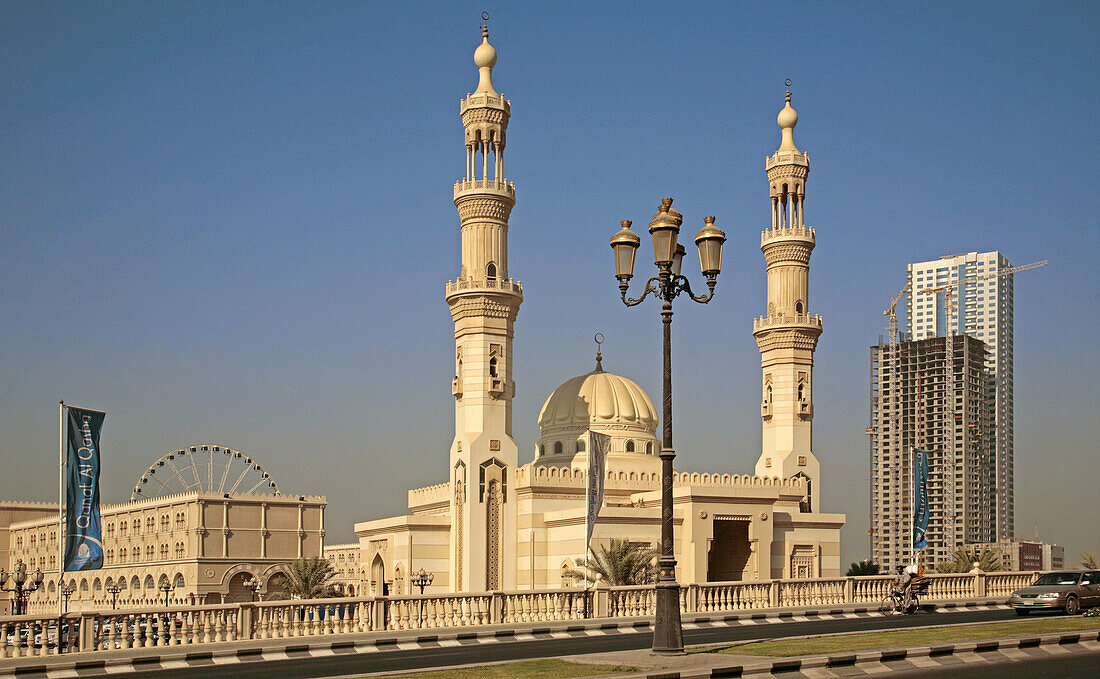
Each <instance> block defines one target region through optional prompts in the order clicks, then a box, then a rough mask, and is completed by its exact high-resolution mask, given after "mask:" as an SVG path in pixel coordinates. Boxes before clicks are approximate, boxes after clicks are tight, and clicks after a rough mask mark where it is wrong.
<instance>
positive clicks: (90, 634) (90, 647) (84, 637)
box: [76, 612, 96, 651]
mask: <svg viewBox="0 0 1100 679" xmlns="http://www.w3.org/2000/svg"><path fill="white" fill-rule="evenodd" d="M95 619H96V616H95V613H84V612H81V614H80V640H79V641H78V642H77V647H76V650H77V651H94V650H95Z"/></svg>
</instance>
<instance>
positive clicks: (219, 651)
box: [0, 602, 1007, 679]
mask: <svg viewBox="0 0 1100 679" xmlns="http://www.w3.org/2000/svg"><path fill="white" fill-rule="evenodd" d="M1004 608H1007V606H1006V605H1004V604H999V603H965V602H963V603H944V604H936V605H935V606H934V607H933V606H927V607H926V609H927V610H928V612H934V613H946V612H952V611H955V612H957V611H986V610H996V609H1004ZM882 616H883V614H882V613H880V612H879V611H878V610H877V607H872V606H870V605H867V606H863V607H858V608H852V607H851V606H849V607H846V608H843V609H841V608H831V609H821V610H798V611H793V612H792V611H773V612H759V611H758V612H749V611H745V612H740V613H738V612H733V613H728V612H723V613H715V614H713V615H712V616H708V615H707V614H685V616H684V617H685V622H684V623H683V628H684V629H688V630H690V629H706V628H712V627H736V626H739V625H767V624H779V623H791V622H807V621H811V620H843V619H850V618H873V617H882ZM452 629H453V628H452ZM652 629H653V622H652V619H649V618H647V619H644V620H638V619H632V620H619V621H615V620H608V621H606V622H600V623H597V622H595V621H592V622H583V623H582V622H579V621H578V622H577V623H574V624H567V623H564V622H563V623H558V624H556V625H554V626H538V627H534V626H526V625H525V626H524V627H522V628H519V629H495V630H486V629H470V630H469V631H464V632H456V631H451V629H446V628H444V629H442V630H438V631H437V632H436V633H427V634H416V632H415V631H411V632H406V633H394V636H390V637H384V638H374V639H356V640H349V639H344V640H340V641H332V640H331V638H323V637H322V639H324V640H323V641H320V640H318V641H313V640H312V639H316V637H313V638H310V637H298V638H290V639H286V640H284V642H285V643H284V644H281V645H280V644H279V643H278V641H276V640H269V641H267V642H264V643H265V645H266V647H264V646H257V647H251V648H240V647H238V648H235V649H229V648H224V647H222V648H219V647H216V646H215V647H207V648H209V650H206V649H201V650H199V649H200V648H201V647H196V650H185V649H184V648H181V647H167V648H164V649H163V650H159V649H158V651H159V652H158V653H157V655H142V656H134V657H126V658H109V659H108V658H104V659H98V658H94V657H92V656H87V655H86V656H84V657H82V658H81V659H79V660H77V661H75V662H73V661H71V660H69V659H68V658H67V657H66V656H51V657H50V658H48V659H46V658H23V659H19V660H21V661H23V662H20V664H19V665H18V666H15V667H9V668H3V667H0V679H14V678H16V677H18V678H19V679H28V678H31V679H70V678H72V677H82V676H101V675H105V674H120V673H126V672H142V671H150V670H169V669H183V668H187V667H203V666H210V665H228V664H234V663H242V662H260V661H263V662H267V661H278V660H288V659H294V660H297V659H301V658H321V657H328V656H333V655H340V654H346V653H358V654H368V653H386V652H392V651H408V650H416V649H422V648H438V647H452V646H472V645H479V644H499V643H508V642H527V641H539V640H544V639H570V638H578V637H586V636H587V637H593V636H606V635H618V634H636V633H639V632H651V631H652ZM85 658H86V659H85ZM35 660H39V661H40V662H37V663H36V662H34V661H35ZM47 662H48V664H46V663H47ZM669 676H679V675H669ZM731 676H733V675H731Z"/></svg>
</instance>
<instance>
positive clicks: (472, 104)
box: [459, 92, 512, 114]
mask: <svg viewBox="0 0 1100 679" xmlns="http://www.w3.org/2000/svg"><path fill="white" fill-rule="evenodd" d="M470 108H496V109H501V110H503V111H504V112H505V113H509V114H510V113H511V112H512V104H511V103H510V102H509V101H508V100H507V99H505V98H504V95H503V94H496V95H494V94H489V93H488V92H478V93H476V94H467V95H466V98H465V99H463V100H462V101H461V102H460V103H459V112H460V113H465V112H466V109H470Z"/></svg>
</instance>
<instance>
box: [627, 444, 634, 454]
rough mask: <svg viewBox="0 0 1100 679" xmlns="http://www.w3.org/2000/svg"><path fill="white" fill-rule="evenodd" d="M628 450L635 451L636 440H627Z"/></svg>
mask: <svg viewBox="0 0 1100 679" xmlns="http://www.w3.org/2000/svg"><path fill="white" fill-rule="evenodd" d="M626 452H628V453H633V452H634V442H633V441H627V442H626Z"/></svg>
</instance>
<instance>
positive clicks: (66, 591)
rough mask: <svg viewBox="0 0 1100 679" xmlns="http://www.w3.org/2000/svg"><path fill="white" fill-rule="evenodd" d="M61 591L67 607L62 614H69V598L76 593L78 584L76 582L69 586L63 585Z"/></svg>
mask: <svg viewBox="0 0 1100 679" xmlns="http://www.w3.org/2000/svg"><path fill="white" fill-rule="evenodd" d="M60 591H61V596H62V598H64V599H65V607H64V608H63V609H62V612H64V613H68V612H69V597H71V596H72V595H73V594H74V593H75V592H76V583H75V582H70V583H68V584H62V585H61V590H60Z"/></svg>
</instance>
